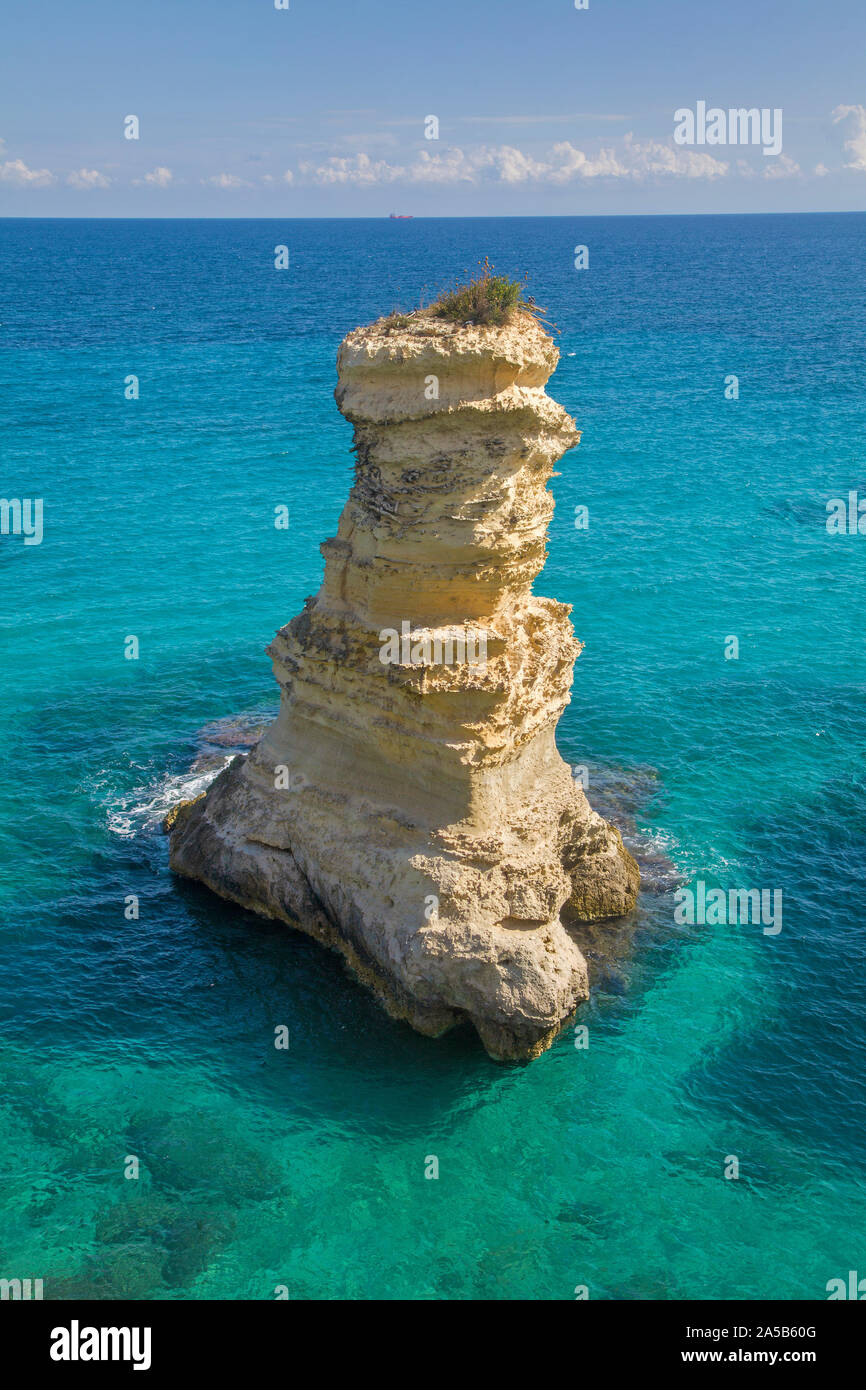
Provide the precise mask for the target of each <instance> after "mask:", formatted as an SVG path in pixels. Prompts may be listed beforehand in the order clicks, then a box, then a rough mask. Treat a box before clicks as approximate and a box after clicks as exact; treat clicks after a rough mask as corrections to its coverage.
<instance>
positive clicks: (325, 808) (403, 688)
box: [171, 311, 639, 1058]
mask: <svg viewBox="0 0 866 1390" xmlns="http://www.w3.org/2000/svg"><path fill="white" fill-rule="evenodd" d="M557 360H558V353H557V350H556V348H555V346H554V344H553V341H552V340H551V338H550V336H549V335H548V334H547V333H546V332H545V331H544V330H543V329H542V327H541V326H540V325H539V324H538V323H537V321H536V320H535V319H534V318H533V317H532V316H531V315H529V314H528V313H525V312H522V311H521V312H519V313H518V314H517V315H516V316H515V317H514V318H513V319H512V320H511V322H510V323H509V324H508V325H507V326H505V327H477V326H473V325H468V326H466V325H464V326H457V325H455V324H448V323H444V322H443V321H442V320H439V319H436V318H434V317H432V315H430V314H427V313H424V312H423V311H419V312H418V313H416V314H413V315H412V316H410V317H409V318H408V319H403V320H399V321H398V324H397V326H395V325H394V323H393V321H389V320H380V321H379V322H378V323H375V324H373V325H372V326H371V327H368V328H359V329H356V330H355V331H354V332H352V333H350V334H349V335H348V337H347V338H346V339H345V340H344V342H343V344H342V346H341V348H340V352H339V356H338V370H339V385H338V387H337V391H336V399H337V403H338V405H339V407H340V409H341V410H342V412H343V414H344V415H345V416H346V417H347V419H349V420H350V421H351V422H352V423H353V425H354V427H355V445H354V448H355V452H356V455H357V466H356V479H355V484H354V487H353V488H352V490H351V492H350V494H349V499H348V501H347V503H346V506H345V508H344V510H343V513H342V516H341V518H340V523H339V527H338V531H337V536H336V538H335V539H332V540H329V541H325V543H324V544H323V546H322V553H323V555H324V557H325V562H326V563H325V575H324V582H323V584H322V587H321V589H320V591H319V593H318V595H317V596H316V597H315V598H311V599H307V601H306V604H305V607H304V610H303V612H302V613H300V614H299V615H298V616H297V617H295V618H293V619H292V621H291V622H290V623H289V624H288V625H287V626H286V627H284V628H283V629H282V630H281V631H280V632H279V633H278V634H277V636H276V637H275V639H274V641H273V643H272V644H271V646H270V647H269V648H268V652H269V655H270V656H271V657H272V658H273V663H274V671H275V674H276V678H277V680H278V681H279V684H280V687H281V691H282V701H281V709H280V714H279V718H278V719H277V720H276V721H275V723H274V724H272V725H271V726H270V727H269V729H268V730H267V732H266V733H265V735H264V736H263V738H262V739H261V741H260V742H259V743H258V745H257V746H256V748H255V749H254V750H253V751H252V753H250V754H249V756H248V757H246V758H236V759H235V760H234V761H233V762H232V763H231V764H230V766H229V767H228V768H227V769H226V770H225V771H224V772H223V773H222V774H221V775H220V776H219V777H218V778H217V779H216V781H215V782H214V783H213V784H212V785H211V787H210V789H209V790H208V792H207V793H206V795H205V796H204V797H202V798H200V799H199V800H198V801H196V802H193V803H190V804H188V805H186V806H183V807H181V809H180V812H179V814H177V815H176V816H175V819H174V823H173V828H172V830H171V865H172V868H173V869H174V870H175V871H176V872H177V873H179V874H183V875H185V876H187V877H190V878H195V879H199V880H201V881H202V882H203V883H205V884H207V885H208V886H209V887H210V888H212V889H213V890H214V891H215V892H217V893H219V894H221V895H222V896H223V897H225V898H229V899H231V900H233V901H234V902H237V903H241V904H243V906H244V907H247V908H251V909H253V911H255V912H258V913H261V914H263V915H265V916H267V917H273V918H279V919H281V920H283V921H286V922H289V923H291V924H292V925H293V926H296V927H299V928H300V929H301V930H302V931H305V932H307V933H309V934H310V935H311V936H314V937H316V938H317V939H319V940H320V941H322V942H323V943H325V944H327V945H329V946H332V947H334V948H336V949H337V950H339V951H341V952H342V953H343V955H344V956H345V957H346V959H347V960H348V961H349V963H350V964H351V966H352V967H353V969H354V970H355V972H356V973H357V974H358V975H359V976H360V978H361V979H362V980H363V981H364V982H365V983H366V984H368V985H369V986H370V987H371V988H372V989H374V990H375V991H376V993H377V994H378V996H379V998H380V999H381V1000H382V1002H383V1003H384V1004H385V1006H386V1008H387V1009H388V1010H389V1012H390V1013H392V1014H393V1015H395V1016H398V1017H401V1018H405V1019H406V1020H408V1022H409V1023H411V1024H412V1025H413V1026H414V1027H415V1028H417V1029H418V1030H419V1031H420V1032H422V1033H426V1034H429V1035H437V1034H439V1033H441V1032H443V1031H445V1030H446V1029H447V1028H450V1027H451V1026H453V1025H454V1024H455V1023H457V1022H459V1021H460V1020H461V1019H464V1018H469V1019H471V1021H472V1023H473V1024H474V1026H475V1028H476V1029H477V1030H478V1033H479V1034H480V1036H481V1039H482V1041H483V1043H484V1046H485V1047H486V1048H487V1050H488V1052H489V1053H490V1054H491V1056H494V1057H496V1058H524V1057H532V1056H535V1055H536V1054H537V1053H539V1052H541V1051H542V1050H543V1049H544V1048H545V1047H547V1046H549V1045H550V1043H551V1042H552V1040H553V1038H554V1037H555V1036H556V1033H557V1031H558V1030H559V1028H560V1027H561V1026H562V1024H563V1022H564V1021H565V1020H566V1019H567V1018H568V1017H569V1016H570V1015H571V1014H572V1013H573V1011H574V1009H575V1008H576V1006H577V1005H578V1004H579V1003H580V1002H581V1001H582V1000H583V999H585V998H586V996H587V992H588V986H587V971H586V963H585V961H584V958H583V956H582V955H581V953H580V951H579V949H578V947H577V945H576V944H575V942H574V940H573V938H572V936H571V935H570V934H569V930H568V923H569V922H571V921H575V920H584V921H590V920H594V919H598V918H603V917H615V916H620V915H622V914H624V913H626V912H628V911H629V910H630V909H631V908H632V907H633V905H634V901H635V897H636V894H637V889H638V878H639V875H638V870H637V867H636V865H635V863H634V861H633V859H632V858H631V856H630V855H629V854H628V852H627V851H626V850H625V848H624V847H623V844H622V840H621V838H620V835H619V832H618V831H617V830H616V829H614V828H613V827H612V826H610V825H608V824H607V823H606V822H605V821H604V820H602V819H601V817H600V816H598V815H596V814H595V813H594V812H593V811H592V809H591V808H590V806H589V804H588V802H587V800H586V797H585V795H584V793H583V790H582V789H581V787H580V785H579V784H578V783H577V782H576V781H575V780H574V779H573V777H572V775H571V773H570V770H569V768H568V767H567V766H566V764H565V763H564V762H563V761H562V759H561V757H560V756H559V754H558V752H557V749H556V744H555V741H554V731H555V728H556V723H557V720H558V719H559V717H560V715H561V713H562V711H563V709H564V707H565V705H566V704H567V703H568V700H569V698H570V697H569V689H570V686H571V681H572V668H573V664H574V661H575V658H576V657H577V656H578V654H579V652H580V650H581V645H580V643H579V642H577V641H576V640H575V638H574V635H573V632H572V628H571V624H570V622H569V618H568V614H569V611H570V609H569V608H568V606H566V605H565V604H562V603H557V602H555V601H554V600H553V599H549V598H539V597H537V596H536V595H534V594H533V593H532V584H533V581H534V580H535V578H536V576H537V575H538V574H539V572H540V570H541V569H542V566H543V564H544V559H545V554H546V532H547V526H548V523H549V521H550V518H551V515H552V512H553V500H552V497H551V495H550V493H549V491H548V490H547V486H546V484H547V481H548V479H549V478H550V477H551V474H552V471H553V466H554V463H555V462H556V460H557V459H558V458H559V457H560V455H561V454H562V453H563V452H564V451H565V450H566V449H569V448H571V447H572V446H573V445H574V444H576V443H577V441H578V438H579V435H578V432H577V430H576V429H575V426H574V422H573V421H572V420H571V419H570V417H569V416H568V415H567V414H566V412H565V411H564V410H563V409H562V408H561V406H559V405H557V404H556V403H555V402H554V401H552V400H551V399H550V397H549V396H548V395H547V394H546V392H545V389H544V388H545V383H546V381H547V379H548V377H549V376H550V373H551V372H552V370H553V368H554V367H555V365H556V362H557Z"/></svg>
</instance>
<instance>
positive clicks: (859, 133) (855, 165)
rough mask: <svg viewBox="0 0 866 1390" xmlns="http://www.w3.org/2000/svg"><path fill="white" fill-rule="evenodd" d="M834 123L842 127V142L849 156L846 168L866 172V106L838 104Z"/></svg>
mask: <svg viewBox="0 0 866 1390" xmlns="http://www.w3.org/2000/svg"><path fill="white" fill-rule="evenodd" d="M833 124H834V125H838V126H841V127H842V134H843V137H844V138H843V142H842V143H843V147H844V149H845V153H846V154H847V155H848V156H849V159H848V162H847V163H846V165H845V168H846V169H856V170H857V171H858V172H859V173H866V106H837V107H836V109H835V110H834V112H833Z"/></svg>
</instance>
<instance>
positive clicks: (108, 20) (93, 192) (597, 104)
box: [0, 0, 866, 217]
mask: <svg viewBox="0 0 866 1390" xmlns="http://www.w3.org/2000/svg"><path fill="white" fill-rule="evenodd" d="M289 3H290V8H289V9H288V10H277V9H276V8H275V5H274V0H147V2H146V3H139V4H135V3H128V0H83V3H81V2H80V3H75V4H72V3H68V0H67V2H66V3H63V0H38V2H37V0H4V6H3V9H4V15H3V41H2V48H3V56H2V58H0V141H2V143H0V215H3V216H89V217H93V216H125V217H129V216H140V217H161V216H168V217H172V216H202V217H260V216H261V217H264V216H273V217H292V216H295V217H307V216H311V217H317V216H318V217H329V216H347V217H367V216H383V215H386V214H387V213H388V212H391V211H398V212H411V213H414V214H416V215H420V216H423V215H427V216H475V215H507V214H512V215H527V214H567V215H573V214H576V213H579V214H583V215H589V214H593V213H597V214H609V213H665V212H731V211H744V212H762V211H769V212H772V211H780V212H781V211H821V210H854V209H862V208H864V207H866V3H864V0H822V3H817V2H816V0H724V3H722V2H721V0H717V2H716V3H713V0H589V6H588V8H587V9H583V10H577V9H575V4H574V0H289ZM698 102H705V103H706V104H707V106H708V107H711V108H712V107H717V108H720V109H721V110H722V111H725V112H727V111H728V110H729V109H731V108H740V107H744V108H758V109H766V110H767V111H770V112H771V111H773V110H775V109H779V110H781V112H782V131H783V140H782V150H781V153H779V154H778V155H769V156H767V155H764V153H763V149H762V147H761V146H760V145H758V146H755V145H752V144H747V145H742V144H732V143H721V144H720V143H714V144H708V145H701V146H699V145H685V144H677V143H675V141H674V128H675V121H674V113H675V112H676V111H677V110H678V109H688V110H696V109H697V103H698ZM128 115H135V116H137V117H138V119H139V122H140V132H139V134H140V138H139V139H138V140H128V139H126V138H125V137H124V118H125V117H126V116H128ZM428 116H435V117H436V118H437V120H438V123H439V125H438V139H427V138H426V137H425V120H426V118H427V117H428ZM427 129H428V130H429V129H432V127H431V126H430V125H429V124H428V126H427Z"/></svg>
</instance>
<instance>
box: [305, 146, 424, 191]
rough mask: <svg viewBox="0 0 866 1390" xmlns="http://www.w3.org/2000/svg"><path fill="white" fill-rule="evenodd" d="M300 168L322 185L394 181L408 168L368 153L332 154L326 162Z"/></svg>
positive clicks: (402, 176)
mask: <svg viewBox="0 0 866 1390" xmlns="http://www.w3.org/2000/svg"><path fill="white" fill-rule="evenodd" d="M299 168H300V171H301V173H302V174H304V175H305V176H306V177H307V178H310V179H312V181H313V183H317V184H320V185H321V186H322V187H326V186H327V185H329V184H357V185H359V186H364V185H366V186H369V185H371V184H379V183H393V182H394V180H395V179H401V178H404V177H405V174H406V170H405V169H402V168H401V167H400V166H399V165H395V164H388V163H387V161H386V160H384V159H376V160H373V159H371V158H370V156H369V155H368V154H355V155H349V156H343V155H332V156H331V158H330V159H328V160H326V161H325V163H324V164H319V165H315V164H311V163H303V164H301V165H299Z"/></svg>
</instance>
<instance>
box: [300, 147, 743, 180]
mask: <svg viewBox="0 0 866 1390" xmlns="http://www.w3.org/2000/svg"><path fill="white" fill-rule="evenodd" d="M729 167H730V166H729V165H728V164H727V163H726V162H725V161H724V160H720V159H715V158H714V157H713V155H710V154H704V153H701V152H698V151H696V150H687V149H683V148H682V147H681V146H675V145H674V144H672V143H671V144H666V143H664V142H662V141H660V140H647V141H644V142H641V141H638V140H635V138H634V136H633V135H631V134H629V135H626V136H625V137H624V139H623V141H622V143H621V145H620V146H619V147H618V148H617V149H613V148H610V149H604V148H603V149H601V150H600V151H599V152H598V153H597V154H595V155H588V154H586V153H585V152H584V151H583V150H579V149H577V148H576V147H575V146H574V145H572V144H571V143H570V142H569V141H567V140H563V141H560V142H559V143H558V144H555V145H554V146H553V147H552V149H551V150H550V151H549V153H548V154H547V155H545V156H544V157H541V158H538V157H536V156H535V155H532V154H527V153H526V152H525V151H523V150H520V149H517V147H516V146H514V145H494V146H487V145H483V146H481V147H480V148H476V149H472V150H468V151H466V150H462V149H459V148H457V147H451V148H450V149H448V150H446V151H445V152H444V153H442V154H439V153H436V154H431V153H430V152H429V151H427V150H422V151H421V152H420V153H419V154H418V155H417V156H416V158H415V159H414V160H413V161H412V163H410V164H408V165H401V164H390V163H389V162H388V161H387V160H384V159H371V157H370V156H369V155H368V154H356V155H351V156H346V157H344V156H337V155H332V156H331V157H330V158H329V159H327V160H325V161H324V163H321V164H315V163H309V162H308V163H303V164H301V165H300V172H301V174H302V175H303V176H304V178H306V179H309V180H311V181H312V182H313V183H316V184H319V185H320V186H322V187H325V186H327V185H330V184H354V185H356V186H359V187H370V186H373V185H377V184H388V183H396V182H406V183H473V184H474V183H479V182H482V181H492V182H495V183H506V184H517V183H530V182H544V183H552V184H566V183H571V182H572V181H574V180H578V179H595V178H616V179H635V180H642V179H646V178H655V177H674V178H687V179H715V178H720V177H723V176H724V175H726V174H727V173H728V170H729Z"/></svg>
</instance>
